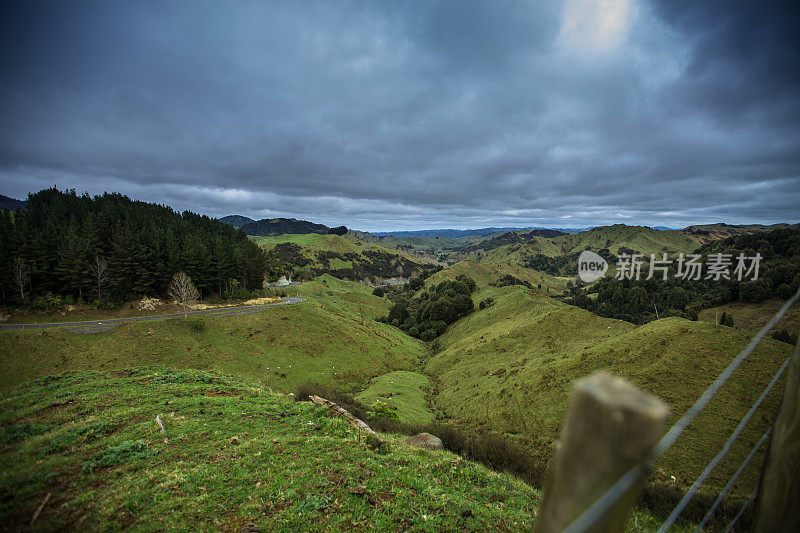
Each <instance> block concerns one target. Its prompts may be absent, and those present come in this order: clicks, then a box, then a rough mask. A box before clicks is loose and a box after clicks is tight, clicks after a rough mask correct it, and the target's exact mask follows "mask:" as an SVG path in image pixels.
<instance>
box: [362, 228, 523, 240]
mask: <svg viewBox="0 0 800 533" xmlns="http://www.w3.org/2000/svg"><path fill="white" fill-rule="evenodd" d="M521 229H524V228H478V229H421V230H417V231H374V232H371V234H372V235H376V236H378V237H386V236H389V235H391V236H393V237H447V238H449V239H458V238H460V237H472V236H475V235H489V234H490V233H498V232H501V231H514V230H521Z"/></svg>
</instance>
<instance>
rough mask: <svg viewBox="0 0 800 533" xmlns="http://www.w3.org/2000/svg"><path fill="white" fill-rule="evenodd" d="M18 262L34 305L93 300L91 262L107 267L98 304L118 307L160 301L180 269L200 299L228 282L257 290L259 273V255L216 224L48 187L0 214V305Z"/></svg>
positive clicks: (8, 295)
mask: <svg viewBox="0 0 800 533" xmlns="http://www.w3.org/2000/svg"><path fill="white" fill-rule="evenodd" d="M18 256H19V257H22V258H23V259H24V260H25V262H26V264H27V265H28V266H29V267H30V270H31V281H30V292H31V294H32V295H33V297H34V298H32V300H33V301H36V298H37V297H38V296H45V297H46V298H47V296H46V295H47V294H48V293H50V294H53V295H56V296H59V295H60V296H63V297H66V296H71V297H73V298H76V297H82V298H84V299H87V298H86V297H87V296H88V295H91V299H92V300H93V299H95V298H96V296H97V280H96V278H95V275H94V273H93V272H92V266H93V265H94V262H95V258H96V257H100V258H104V259H105V260H107V262H108V269H107V279H106V280H105V283H104V284H103V291H102V298H103V300H106V299H107V298H108V297H110V298H111V299H112V300H115V301H118V302H119V301H122V300H125V299H128V298H131V297H139V296H143V295H149V296H164V295H166V292H167V287H168V285H169V282H170V280H171V279H172V276H173V275H174V274H175V272H177V271H179V270H183V271H185V272H186V273H187V274H188V275H189V276H190V277H191V278H192V280H193V281H194V283H195V285H196V286H197V288H198V289H199V290H200V292H201V294H203V295H206V296H207V295H210V294H213V293H216V294H219V295H221V294H222V292H223V290H226V289H227V288H228V287H229V286H230V284H231V283H232V282H233V281H237V282H238V283H239V284H240V285H241V286H243V287H246V288H259V287H261V285H262V283H263V279H264V271H265V268H266V264H265V257H264V253H263V252H262V250H261V249H260V248H259V247H258V246H257V245H256V244H255V243H254V242H252V241H251V240H250V239H249V238H248V237H247V236H246V235H245V234H244V233H243V232H241V231H239V230H237V229H235V228H233V227H231V226H229V225H227V224H225V223H223V222H220V221H218V220H215V219H211V218H209V217H207V216H200V215H197V214H195V213H191V212H188V211H186V212H183V213H181V214H178V213H176V212H174V211H173V210H172V209H170V208H168V207H165V206H161V205H156V204H148V203H145V202H138V201H134V200H131V199H130V198H128V197H126V196H123V195H121V194H116V193H114V194H109V193H106V194H103V195H102V196H95V197H90V196H89V195H88V194H85V195H83V196H78V195H77V194H76V193H75V191H74V190H71V191H66V192H61V191H59V190H57V189H55V188H53V189H46V190H42V191H39V192H38V193H36V194H32V195H30V196H29V198H28V202H27V209H26V210H25V211H23V212H18V213H15V214H14V215H11V214H10V213H9V212H7V211H3V212H0V300H1V301H4V302H9V301H11V299H12V298H14V295H15V290H14V289H15V288H14V287H13V284H12V280H11V275H10V266H11V261H12V260H13V258H15V257H18ZM48 300H49V298H48ZM47 305H48V306H50V307H52V304H51V303H48V304H47Z"/></svg>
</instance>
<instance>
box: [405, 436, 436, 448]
mask: <svg viewBox="0 0 800 533" xmlns="http://www.w3.org/2000/svg"><path fill="white" fill-rule="evenodd" d="M406 444H408V445H410V446H414V447H415V448H424V449H426V450H443V449H444V446H443V445H442V439H440V438H439V437H437V436H435V435H431V434H430V433H419V434H417V435H414V436H413V437H409V438H407V439H406Z"/></svg>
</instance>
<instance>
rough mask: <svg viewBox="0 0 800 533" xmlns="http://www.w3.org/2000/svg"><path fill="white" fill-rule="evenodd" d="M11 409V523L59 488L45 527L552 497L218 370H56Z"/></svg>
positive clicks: (7, 507) (5, 517)
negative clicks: (377, 443) (359, 430)
mask: <svg viewBox="0 0 800 533" xmlns="http://www.w3.org/2000/svg"><path fill="white" fill-rule="evenodd" d="M157 416H159V417H160V420H162V421H163V425H164V428H165V431H166V435H163V434H161V432H160V431H159V428H158V426H157V425H156V417H157ZM0 421H2V425H3V430H2V440H1V441H0V462H1V464H2V465H3V471H2V473H1V474H0V493H2V494H3V497H2V499H0V521H1V522H2V524H3V529H6V528H8V529H11V530H18V529H24V528H27V527H28V525H29V523H30V522H31V517H33V516H34V514H35V511H36V509H37V507H38V506H39V504H40V503H41V502H43V501H44V502H45V504H44V505H43V507H42V511H41V513H40V514H39V515H38V517H37V521H36V523H35V528H36V530H39V531H57V530H64V529H69V530H85V529H93V530H120V529H133V530H137V531H164V530H220V531H240V530H241V529H242V528H243V527H244V526H245V525H246V524H253V527H256V528H259V529H260V530H261V531H271V530H280V531H298V530H319V531H331V530H351V529H355V530H377V531H389V530H410V529H413V530H416V531H441V530H467V531H475V530H483V529H487V528H490V529H500V530H509V529H524V528H526V527H529V526H530V525H531V522H532V520H533V518H534V516H535V513H536V509H537V507H538V502H539V499H540V494H539V492H538V491H536V490H534V489H532V488H530V487H528V486H527V485H525V484H524V483H522V482H520V481H517V480H516V479H513V478H510V477H509V476H506V475H500V474H496V473H493V472H491V471H489V470H487V469H486V468H484V467H482V466H479V465H476V464H473V463H470V462H468V461H463V460H462V459H461V458H460V457H458V456H455V455H452V454H450V453H447V452H428V451H421V450H416V449H412V448H410V447H408V446H406V445H405V444H404V443H403V442H402V441H400V440H399V439H393V438H390V447H391V449H390V451H389V452H388V453H384V454H381V453H378V452H377V451H374V450H373V449H371V448H370V447H369V446H368V445H367V443H365V442H364V441H363V440H362V439H361V438H359V436H358V435H357V434H356V432H355V431H354V430H352V429H351V428H350V427H349V426H347V425H346V423H345V422H344V421H343V419H341V418H332V417H329V416H328V415H327V412H326V410H325V409H323V408H320V407H316V406H313V405H312V404H310V403H294V402H291V401H290V400H289V399H288V398H287V397H285V396H280V395H275V394H271V393H269V392H268V391H267V390H265V389H263V388H260V387H248V386H246V385H243V384H241V383H238V382H236V381H234V380H232V379H231V378H229V377H226V376H224V375H220V374H216V373H206V372H197V371H174V370H164V369H147V370H124V371H115V372H94V373H88V374H73V375H62V376H57V377H50V378H45V379H41V380H38V381H35V382H30V383H26V384H24V385H20V386H18V387H16V388H14V389H13V390H12V391H10V392H8V393H7V394H5V395H4V396H2V397H1V398H0ZM48 495H49V496H48Z"/></svg>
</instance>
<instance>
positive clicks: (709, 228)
mask: <svg viewBox="0 0 800 533" xmlns="http://www.w3.org/2000/svg"><path fill="white" fill-rule="evenodd" d="M792 227H794V228H796V227H798V225H797V224H772V225H769V226H766V225H764V224H746V225H731V224H725V223H723V222H720V223H718V224H701V225H697V226H688V227H686V228H683V229H682V230H681V233H684V234H685V235H687V236H689V237H691V238H693V239H696V240H697V241H698V242H699V243H701V244H706V243H709V242H713V241H719V240H722V239H727V238H728V237H735V236H736V235H751V234H753V233H764V232H767V231H772V230H775V229H786V228H792Z"/></svg>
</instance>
